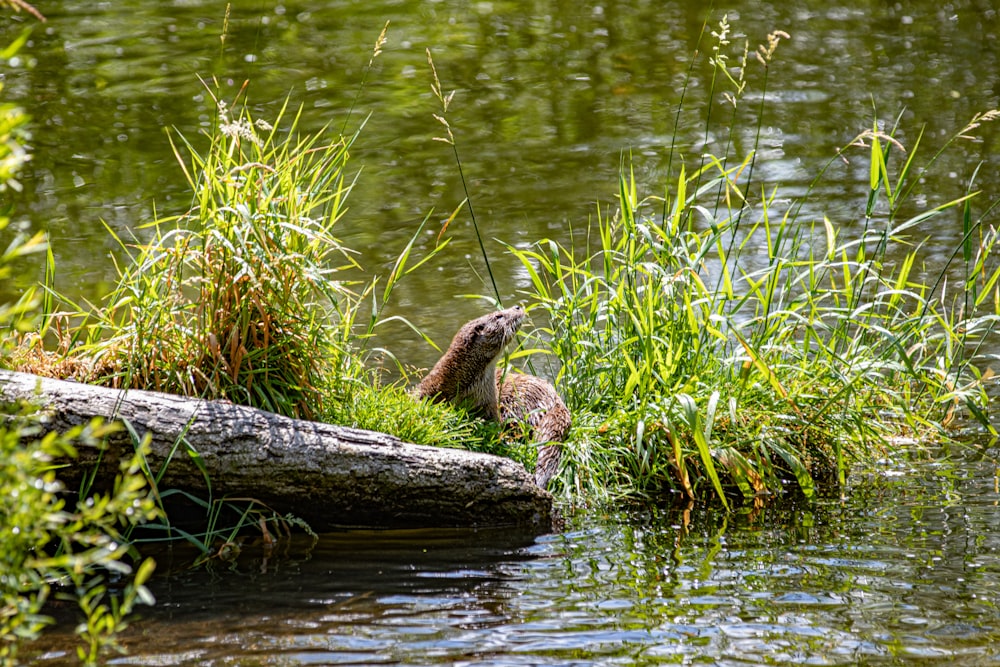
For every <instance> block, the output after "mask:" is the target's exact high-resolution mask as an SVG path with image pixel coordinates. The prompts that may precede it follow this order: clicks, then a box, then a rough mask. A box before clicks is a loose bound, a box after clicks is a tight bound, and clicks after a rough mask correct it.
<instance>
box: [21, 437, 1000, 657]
mask: <svg viewBox="0 0 1000 667" xmlns="http://www.w3.org/2000/svg"><path fill="white" fill-rule="evenodd" d="M998 453H1000V452H996V451H991V452H988V455H986V456H983V455H981V454H976V455H970V454H969V453H965V454H962V455H959V456H948V455H947V453H942V455H941V456H940V457H938V460H937V461H935V462H930V461H927V460H916V461H913V460H911V461H910V462H908V463H896V464H891V465H890V464H886V465H885V466H884V467H883V468H881V469H880V470H878V471H876V472H873V473H871V474H864V475H860V474H859V475H856V476H855V477H854V479H853V480H852V482H851V485H850V488H849V492H848V494H847V496H846V500H844V501H840V500H837V499H826V500H818V501H815V502H812V503H809V504H808V505H803V506H793V505H789V504H783V505H780V506H774V507H764V508H760V509H745V510H743V511H740V512H736V513H732V514H727V513H725V512H722V511H717V510H711V509H705V508H693V509H690V510H662V511H647V512H643V513H635V514H624V513H623V514H610V515H609V514H601V513H594V512H586V513H579V514H577V515H575V516H574V517H573V518H571V519H570V520H569V522H568V525H567V527H566V530H565V531H564V532H562V533H560V534H555V535H548V536H544V537H540V538H538V539H537V540H531V539H530V538H526V537H525V536H523V535H519V534H516V533H509V532H503V531H480V532H475V531H393V532H376V531H355V532H347V533H342V534H329V535H323V536H321V538H320V539H319V541H318V542H317V543H316V544H312V543H311V542H310V541H309V540H307V539H305V538H304V537H303V538H301V539H295V540H293V541H291V542H290V543H287V542H283V543H280V544H279V545H278V547H277V548H276V549H275V550H274V552H273V553H271V554H269V555H268V556H267V557H265V556H264V554H263V553H262V552H261V550H260V549H259V547H258V548H253V547H248V548H246V549H245V550H244V553H243V555H242V556H241V558H240V560H239V561H238V562H236V563H234V564H232V565H231V566H227V565H225V564H218V565H217V566H216V567H209V568H207V569H200V570H195V571H185V570H183V569H181V567H180V566H181V564H182V561H183V560H184V558H183V554H181V553H175V554H174V556H175V557H174V559H173V561H171V559H170V558H168V556H167V555H166V554H163V555H161V556H160V557H159V561H160V569H161V571H165V570H167V569H169V568H170V567H171V566H173V567H175V568H176V569H177V571H176V572H175V573H174V574H172V575H171V576H169V577H163V576H161V577H159V578H157V579H154V581H153V583H152V586H151V587H152V589H153V591H154V593H155V595H156V597H157V605H156V607H154V608H151V609H148V610H145V611H143V612H142V616H143V618H142V619H141V620H138V621H136V622H135V623H134V624H133V625H132V626H131V628H130V629H129V630H128V631H127V633H126V635H125V637H124V643H125V644H126V646H127V647H128V649H129V651H130V655H129V656H128V657H125V658H119V659H115V660H113V661H112V664H137V665H292V664H323V665H332V664H461V665H487V664H489V665H588V664H629V665H631V664H649V663H682V664H715V665H757V664H782V665H802V664H815V665H853V664H906V665H911V664H918V665H946V664H947V665H991V664H1000V609H998V606H997V601H998V600H1000V553H998V552H1000V531H998V530H997V503H998V501H1000V494H998V492H997V473H998V467H997V460H996V454H998ZM66 641H67V637H65V636H62V637H60V636H55V637H50V638H48V639H47V640H46V642H47V644H48V646H47V647H46V648H47V652H46V653H44V654H43V655H41V656H40V657H38V659H37V664H40V665H46V664H60V663H61V662H62V661H64V660H65V657H66V652H65V651H66V648H65V642H66Z"/></svg>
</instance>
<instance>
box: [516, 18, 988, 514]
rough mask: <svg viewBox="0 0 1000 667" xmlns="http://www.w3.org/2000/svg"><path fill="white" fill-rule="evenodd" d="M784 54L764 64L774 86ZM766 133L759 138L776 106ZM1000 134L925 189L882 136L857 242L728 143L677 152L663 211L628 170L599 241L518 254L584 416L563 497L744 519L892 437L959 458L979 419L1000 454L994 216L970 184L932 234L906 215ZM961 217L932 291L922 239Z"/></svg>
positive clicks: (591, 234)
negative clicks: (693, 502) (710, 503)
mask: <svg viewBox="0 0 1000 667" xmlns="http://www.w3.org/2000/svg"><path fill="white" fill-rule="evenodd" d="M727 34H728V24H726V23H725V20H724V21H723V23H722V24H720V29H719V31H718V32H715V33H713V35H714V36H715V37H716V39H717V40H718V42H719V43H718V44H717V47H716V48H715V49H713V54H714V55H713V56H712V60H713V63H714V64H715V66H716V69H720V68H726V69H724V70H723V71H724V72H725V74H726V78H727V80H728V82H729V83H730V84H731V86H732V92H729V91H726V92H725V93H724V96H725V99H726V100H727V101H728V102H729V103H731V105H732V107H733V109H734V112H733V119H732V120H731V123H733V124H732V125H731V126H730V129H729V131H728V133H726V132H719V133H718V134H719V135H720V136H727V135H728V136H729V137H732V135H733V130H734V128H735V127H736V123H737V120H736V111H735V109H736V107H737V105H738V103H739V99H740V98H741V97H742V95H743V94H744V92H745V90H746V89H747V86H748V85H749V82H748V77H747V76H746V72H745V70H746V65H747V57H746V53H747V52H748V50H749V49H748V48H746V47H744V49H743V54H744V55H743V58H742V60H741V62H742V65H741V67H740V68H739V71H738V74H737V75H735V76H734V75H733V74H732V72H731V70H730V68H728V66H727V63H726V59H725V58H724V57H722V55H721V54H720V49H721V47H723V46H725V45H726V44H728V41H726V35H727ZM782 36H786V35H783V34H779V35H771V36H769V39H768V45H767V46H762V47H760V49H759V50H758V53H759V54H760V55H759V60H760V63H761V64H763V65H764V68H763V75H762V77H761V82H762V86H766V82H767V73H768V70H769V67H770V64H771V57H772V56H773V54H774V50H775V48H776V46H777V43H778V41H779V40H780V38H781V37H782ZM713 86H714V84H713ZM716 93H718V91H715V90H714V88H713V96H714V95H715V94H716ZM710 97H711V96H710ZM764 97H765V96H764V94H763V91H762V92H761V99H762V100H763V99H764ZM756 114H757V116H756V117H757V122H758V127H757V135H758V136H759V129H760V123H761V122H762V118H763V114H764V107H763V103H762V105H761V107H760V108H759V109H758V110H757V112H756ZM680 115H681V114H680V111H678V117H680ZM997 117H1000V114H998V112H994V111H991V112H987V113H985V114H981V115H978V116H976V117H975V118H973V119H972V121H971V122H970V123H969V125H968V126H967V127H965V128H963V129H961V130H960V131H959V132H958V133H956V135H955V136H954V137H952V139H950V140H949V141H948V142H946V143H945V144H944V146H942V148H941V149H940V150H938V151H937V152H936V153H935V154H934V155H933V156H932V157H931V158H930V159H928V160H926V161H924V162H923V165H922V166H921V167H919V168H918V167H917V165H918V164H920V161H919V160H918V159H917V155H918V154H919V148H920V146H919V144H920V139H919V138H918V139H917V140H916V141H915V142H914V145H913V146H910V147H908V148H907V149H904V147H903V145H902V144H901V143H900V141H898V140H897V139H896V138H895V137H894V136H893V132H891V131H889V132H883V131H879V130H878V129H877V128H878V125H875V126H874V128H873V129H872V130H868V131H865V132H862V133H861V134H860V135H859V136H858V137H856V138H855V139H854V140H853V141H852V142H850V144H849V145H848V146H845V147H844V148H843V149H841V151H840V153H839V156H838V157H843V158H846V157H847V156H849V157H850V158H851V159H858V154H859V153H860V154H861V157H862V158H864V159H867V160H868V162H869V164H870V174H871V177H870V183H869V192H868V195H867V199H866V201H865V202H864V210H865V216H864V219H863V220H861V221H859V222H860V223H861V224H860V227H861V229H860V231H859V232H853V231H848V230H846V229H843V228H841V227H840V226H839V225H838V224H836V223H834V222H833V221H831V220H830V219H829V218H827V217H816V216H813V215H811V214H810V215H808V216H807V215H805V214H803V213H802V210H803V204H804V202H805V201H808V200H809V195H808V194H807V195H806V197H805V198H803V199H802V200H800V201H798V202H796V203H795V204H794V205H792V206H789V207H785V208H778V206H777V205H776V203H775V202H776V201H777V197H778V194H779V192H780V187H778V186H777V185H773V184H765V183H758V182H755V181H754V180H753V171H754V165H755V163H756V159H757V157H756V154H755V153H754V152H753V151H751V152H750V153H749V154H747V155H744V156H733V155H730V154H729V152H730V148H731V145H732V143H731V142H730V143H729V144H727V145H726V146H724V147H723V150H724V151H725V152H724V153H723V155H721V156H711V155H703V156H702V157H700V158H699V160H698V163H697V164H694V165H693V166H691V167H688V166H687V164H686V163H685V161H684V159H683V156H675V155H674V154H673V152H672V153H671V160H670V163H671V164H672V165H675V166H674V176H673V177H672V179H671V182H670V183H667V184H665V185H664V187H663V191H664V192H665V193H666V194H665V196H640V195H639V192H638V190H639V186H638V184H637V182H636V179H635V177H634V175H633V167H632V164H631V162H630V161H628V160H624V161H623V166H622V170H621V177H620V181H619V188H618V198H617V206H616V210H614V211H611V210H609V211H607V212H602V211H601V210H600V209H599V210H598V213H597V219H596V224H591V225H588V226H587V228H586V232H585V234H582V235H573V237H572V238H573V239H574V240H573V241H571V242H569V243H568V244H567V243H559V242H556V241H553V240H547V239H545V240H541V241H539V242H537V243H535V244H534V245H533V246H532V247H530V248H528V249H518V248H515V247H513V246H508V248H507V251H508V252H510V253H512V254H513V255H514V256H516V257H517V258H518V259H519V260H520V261H521V262H522V264H523V266H524V268H525V269H526V270H527V271H528V273H529V274H530V276H531V280H532V289H531V290H530V291H529V292H528V293H527V294H526V298H527V300H528V301H529V302H534V303H535V304H536V305H535V308H536V312H537V310H541V311H543V312H544V314H545V316H546V317H545V318H544V319H545V320H547V322H548V324H547V326H545V327H542V328H540V329H539V330H537V331H536V332H534V334H533V335H534V337H535V338H537V340H535V341H532V344H533V346H535V347H542V348H544V347H548V348H549V350H550V351H551V354H552V355H554V356H555V357H556V359H557V360H558V362H559V365H560V370H559V374H558V377H557V382H558V386H559V389H560V390H561V392H562V393H563V395H564V397H565V399H566V401H567V404H568V405H569V407H570V409H571V410H572V411H573V413H574V419H575V422H576V426H575V428H574V431H573V436H572V437H573V439H574V442H573V443H571V444H570V445H569V446H568V447H567V448H566V454H565V456H564V459H565V460H564V465H563V472H562V475H561V476H560V477H559V479H560V480H561V481H562V490H563V492H564V493H565V494H567V495H568V496H583V497H585V498H591V499H604V500H610V499H614V498H618V497H621V496H628V497H633V498H645V499H648V500H651V501H657V502H659V501H662V500H664V499H669V498H688V499H711V498H717V499H719V500H721V502H722V503H723V504H727V505H728V504H729V501H730V500H731V499H732V497H733V495H734V494H735V495H736V496H737V497H742V498H744V499H751V498H755V497H759V496H761V495H771V494H779V493H782V492H783V491H784V490H785V489H787V488H788V483H789V482H790V481H791V482H792V484H793V486H795V487H797V488H798V490H800V491H801V492H802V493H803V494H805V495H806V496H812V495H814V493H815V492H816V489H817V486H818V485H824V486H826V487H828V488H829V487H830V486H835V485H836V484H837V483H838V482H840V483H842V482H843V481H844V477H845V475H846V474H847V471H848V470H849V468H850V467H851V466H852V465H854V464H857V463H862V464H865V463H871V462H872V461H873V459H874V458H875V457H876V456H879V455H881V454H882V453H883V452H884V451H885V450H886V448H888V447H891V446H892V445H891V438H890V436H892V435H894V434H900V433H907V434H912V433H916V434H920V435H921V437H926V438H936V437H945V436H946V435H947V431H946V427H947V426H948V425H949V424H950V423H952V422H953V421H954V420H955V418H956V416H957V415H962V416H964V417H966V418H971V419H972V420H973V423H976V424H978V425H979V426H980V427H981V428H982V429H984V430H986V431H988V432H990V433H992V434H994V435H995V434H996V432H995V430H994V427H993V426H992V425H991V424H990V421H989V416H988V412H989V399H988V396H987V393H986V388H987V382H986V380H988V379H989V373H988V372H985V371H984V364H985V362H986V361H988V359H989V357H988V356H987V355H983V354H981V352H982V351H983V350H985V349H989V345H990V344H992V345H993V346H994V349H995V346H996V343H997V335H996V334H997V328H998V325H1000V292H998V278H1000V259H998V258H1000V252H998V251H1000V247H998V243H997V241H998V239H997V232H996V230H995V229H994V228H991V227H988V226H986V225H984V223H983V220H984V218H985V217H986V216H988V215H989V214H990V213H992V211H993V209H994V207H995V203H987V204H986V205H985V207H984V211H983V213H980V214H978V215H977V214H976V213H975V209H974V208H973V205H974V203H976V202H977V201H978V200H979V197H978V196H977V195H978V193H976V192H974V189H973V185H972V179H970V185H969V192H968V194H967V195H966V196H964V197H959V198H956V199H953V200H950V201H946V202H943V203H941V204H940V205H938V206H935V207H933V208H930V209H926V210H920V211H919V212H917V213H916V214H914V213H912V211H913V210H914V206H913V205H912V204H911V202H910V201H909V198H910V197H911V195H912V194H913V192H914V188H915V187H916V186H917V183H918V182H919V181H920V180H921V178H922V177H923V176H924V175H925V173H927V172H928V171H929V170H931V169H932V168H933V166H934V163H935V162H936V160H937V159H938V158H939V157H940V155H941V154H942V153H943V151H944V150H946V149H947V147H948V146H949V145H950V144H951V143H952V142H954V141H957V140H960V139H961V138H963V137H966V136H967V135H969V134H970V133H972V132H974V130H975V129H976V128H977V127H978V126H979V125H980V124H981V123H983V122H989V121H992V120H994V119H996V118H997ZM708 131H709V128H708V127H706V134H707V133H708ZM671 150H672V151H673V149H671ZM675 158H676V159H675ZM678 163H679V166H678ZM827 167H829V165H827ZM825 172H826V168H824V169H823V173H825ZM823 173H821V174H820V175H819V176H818V177H817V180H816V181H815V182H814V183H813V187H815V185H816V184H817V183H818V182H819V181H820V179H821V178H822V175H823ZM811 191H812V188H810V192H811ZM812 204H813V208H821V205H822V203H821V202H812ZM906 211H910V213H905V212H906ZM943 215H948V216H951V217H952V219H960V220H961V224H962V225H963V229H964V237H963V239H962V241H961V243H960V245H959V247H958V248H956V249H955V253H954V255H953V256H952V258H951V261H950V262H949V263H948V265H947V266H939V267H934V268H933V269H931V268H930V267H925V266H923V265H922V264H921V259H920V257H921V255H920V246H921V242H922V240H923V239H922V238H921V237H919V236H918V237H916V238H914V235H915V234H917V233H918V231H919V226H920V225H921V224H922V223H924V222H925V221H927V220H929V219H931V218H934V217H938V216H943ZM581 236H582V237H583V238H582V240H581ZM928 274H929V275H930V278H929V279H928V278H926V277H925V276H927V275H928ZM956 274H957V275H959V276H960V280H958V281H955V280H954V278H952V280H951V281H950V282H949V280H948V277H947V276H949V275H951V276H954V275H956ZM956 283H957V284H956ZM988 341H992V343H988Z"/></svg>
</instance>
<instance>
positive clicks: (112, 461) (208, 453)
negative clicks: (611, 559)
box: [0, 370, 552, 533]
mask: <svg viewBox="0 0 1000 667" xmlns="http://www.w3.org/2000/svg"><path fill="white" fill-rule="evenodd" d="M21 399H26V400H32V401H33V402H35V403H37V404H38V405H40V406H41V407H42V408H43V410H44V411H45V412H46V413H47V418H46V420H45V424H44V425H45V428H46V429H48V430H55V431H65V430H68V429H69V428H71V427H73V426H76V425H78V424H82V423H86V422H88V421H89V420H90V419H91V418H93V417H103V418H104V419H106V420H109V421H110V420H125V421H127V422H128V423H129V424H131V426H132V428H133V429H134V430H135V431H136V432H137V433H138V434H139V435H140V436H142V435H144V434H145V433H147V432H148V433H150V434H151V436H152V443H151V451H150V454H149V462H150V467H151V469H152V470H154V471H155V470H158V469H159V468H160V467H161V466H162V464H163V462H164V461H165V460H167V458H168V457H170V456H171V452H173V456H172V459H171V460H170V463H169V465H168V466H167V469H166V473H165V475H164V477H163V479H162V481H161V482H160V489H161V491H162V490H165V489H169V488H172V489H180V490H184V491H187V492H190V493H192V494H194V495H195V496H198V497H203V498H204V497H207V495H208V493H207V488H206V484H205V479H204V476H203V474H202V472H201V470H199V469H198V467H197V465H196V464H195V462H194V461H193V459H192V458H191V457H190V456H189V455H188V454H187V452H186V451H185V448H184V447H183V446H181V447H175V443H177V442H178V441H179V440H180V439H181V438H182V437H183V438H184V439H185V441H186V443H188V444H189V445H190V446H191V447H193V449H194V450H196V451H197V452H198V454H199V455H200V457H201V460H202V461H203V462H204V466H205V468H206V469H207V471H208V475H209V478H210V479H211V485H212V494H213V497H214V498H222V497H232V498H237V497H238V498H254V499H256V500H259V501H261V502H263V503H266V504H267V505H268V506H269V507H271V508H272V509H274V510H275V511H277V512H279V513H282V514H284V513H291V514H293V515H295V516H297V517H299V518H302V519H304V520H306V521H307V522H308V523H309V525H310V526H311V527H312V528H313V530H316V531H324V530H330V529H335V528H339V527H347V526H367V527H386V528H394V527H411V528H412V527H444V526H505V525H511V526H518V527H521V528H530V529H533V530H536V531H537V532H538V533H543V532H548V531H549V530H550V529H551V525H552V497H551V496H550V495H549V494H548V493H546V492H545V491H543V490H541V489H539V488H538V487H537V486H535V484H534V482H533V480H532V477H531V476H530V475H529V474H528V473H527V472H526V471H525V470H524V468H523V467H522V466H521V465H520V464H518V463H515V462H514V461H511V460H509V459H505V458H500V457H496V456H491V455H488V454H477V453H473V452H467V451H463V450H459V449H442V448H438V447H426V446H420V445H414V444H411V443H406V442H403V441H401V440H399V439H398V438H395V437H393V436H390V435H386V434H383V433H376V432H372V431H363V430H360V429H354V428H346V427H341V426H333V425H329V424H321V423H316V422H309V421H302V420H296V419H289V418H287V417H282V416H279V415H275V414H272V413H269V412H265V411H262V410H256V409H254V408H248V407H244V406H240V405H234V404H232V403H228V402H224V401H206V400H200V399H191V398H184V397H181V396H175V395H171V394H162V393H158V392H150V391H136V390H130V391H121V390H117V389H108V388H105V387H97V386H93V385H87V384H79V383H75V382H67V381H63V380H54V379H50V378H43V377H38V376H35V375H29V374H25V373H15V372H11V371H5V370H0V400H2V401H3V402H12V401H16V400H21ZM79 449H80V451H79V458H78V459H77V460H76V461H75V462H74V463H73V465H72V466H70V467H69V468H67V469H66V470H65V471H64V473H61V475H60V477H61V479H62V480H63V481H64V482H65V483H66V485H67V487H68V488H76V484H77V482H78V480H79V479H80V476H81V475H82V474H84V473H85V472H88V471H90V470H92V469H93V467H94V466H95V465H99V466H100V467H99V473H98V484H101V483H107V482H108V481H109V480H111V479H113V478H114V475H115V473H117V472H118V465H119V461H120V460H122V459H123V458H126V457H128V456H131V454H132V453H133V451H134V445H133V443H132V439H131V437H130V436H129V435H128V433H127V432H126V431H124V430H123V431H122V432H121V433H119V434H117V435H115V436H112V437H111V438H110V439H109V442H108V447H107V450H106V451H105V452H104V454H103V456H99V454H100V452H99V451H98V450H97V449H96V448H94V447H89V448H88V447H80V448H79ZM98 461H100V463H99V464H98Z"/></svg>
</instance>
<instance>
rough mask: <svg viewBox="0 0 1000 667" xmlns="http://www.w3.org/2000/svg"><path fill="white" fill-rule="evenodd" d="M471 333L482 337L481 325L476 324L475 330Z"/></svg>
mask: <svg viewBox="0 0 1000 667" xmlns="http://www.w3.org/2000/svg"><path fill="white" fill-rule="evenodd" d="M472 333H474V334H476V335H477V336H479V335H482V333H483V325H482V324H477V325H476V328H475V329H473V330H472Z"/></svg>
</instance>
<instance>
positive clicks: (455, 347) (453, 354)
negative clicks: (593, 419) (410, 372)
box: [414, 306, 571, 488]
mask: <svg viewBox="0 0 1000 667" xmlns="http://www.w3.org/2000/svg"><path fill="white" fill-rule="evenodd" d="M523 321H524V310H523V309H522V308H521V307H520V306H514V307H513V308H508V309H507V310H501V311H498V312H495V313H490V314H488V315H483V316H482V317H480V318H477V319H475V320H472V321H471V322H467V323H466V324H465V325H463V326H462V328H461V329H459V330H458V333H456V334H455V337H454V338H453V339H452V341H451V345H450V346H449V347H448V351H447V352H445V353H444V355H443V356H442V357H441V358H440V359H439V360H438V362H437V363H436V364H435V365H434V368H432V369H431V371H430V373H428V374H427V377H425V378H424V379H423V380H422V381H421V382H420V384H418V385H417V387H416V389H415V390H414V393H415V394H416V395H417V396H418V397H421V398H429V399H431V400H433V401H439V402H443V401H448V402H451V403H455V404H457V405H465V406H466V407H468V409H469V410H470V412H472V413H473V414H476V415H478V416H480V417H482V418H484V419H490V420H493V421H502V422H507V423H516V424H522V425H527V426H529V427H530V429H531V431H532V436H533V439H534V441H535V442H538V443H553V442H561V441H562V440H563V439H564V438H565V437H566V433H567V432H568V431H569V427H570V422H571V418H570V413H569V410H568V409H566V405H565V404H564V403H563V401H562V399H561V398H559V394H557V393H556V390H555V388H554V387H553V386H552V385H551V384H549V383H548V382H546V381H545V380H543V379H541V378H538V377H535V376H534V375H526V374H523V373H504V371H502V370H499V369H497V368H496V364H497V359H499V357H500V355H501V354H502V353H503V350H504V348H505V347H506V346H507V345H508V343H510V342H511V341H512V340H513V339H514V336H515V335H516V334H517V331H518V329H520V328H521V323H522V322H523ZM561 457H562V447H561V445H558V444H556V445H552V444H549V445H548V446H546V447H543V448H542V449H541V451H539V453H538V464H537V466H536V472H535V481H536V482H537V483H538V485H539V486H540V487H542V488H545V486H546V484H548V481H549V479H551V477H552V476H553V475H554V474H555V473H556V471H557V470H558V468H559V460H560V458H561Z"/></svg>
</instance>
